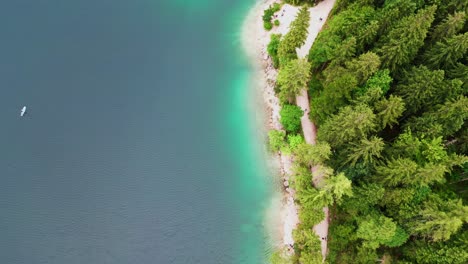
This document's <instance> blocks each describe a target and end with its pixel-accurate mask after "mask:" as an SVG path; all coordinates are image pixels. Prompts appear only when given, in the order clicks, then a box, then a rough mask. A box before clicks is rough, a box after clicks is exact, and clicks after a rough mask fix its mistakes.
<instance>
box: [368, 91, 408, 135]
mask: <svg viewBox="0 0 468 264" xmlns="http://www.w3.org/2000/svg"><path fill="white" fill-rule="evenodd" d="M374 108H375V111H377V117H378V119H379V121H380V127H381V128H385V127H386V126H389V127H390V128H392V127H393V125H394V124H398V118H399V117H400V116H401V115H402V114H403V112H404V111H405V103H404V102H403V99H401V97H399V96H394V95H390V97H389V98H388V99H386V98H384V99H382V100H380V101H378V102H377V103H376V104H375V106H374Z"/></svg>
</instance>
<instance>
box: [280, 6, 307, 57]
mask: <svg viewBox="0 0 468 264" xmlns="http://www.w3.org/2000/svg"><path fill="white" fill-rule="evenodd" d="M309 22H310V13H309V9H308V7H307V6H303V7H302V8H301V9H300V10H299V13H298V14H297V16H296V19H295V20H294V21H293V22H292V23H291V25H290V27H289V31H288V33H286V35H284V37H283V39H282V40H281V42H280V44H279V47H278V56H279V59H280V65H285V64H286V63H287V62H288V61H290V60H293V59H295V58H297V53H296V48H299V47H301V46H302V45H304V43H305V41H306V39H307V35H308V27H309Z"/></svg>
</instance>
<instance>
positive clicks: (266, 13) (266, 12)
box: [262, 7, 275, 22]
mask: <svg viewBox="0 0 468 264" xmlns="http://www.w3.org/2000/svg"><path fill="white" fill-rule="evenodd" d="M274 13H275V12H274V11H273V9H271V7H270V8H268V9H265V10H264V11H263V17H262V19H263V22H271V17H272V16H273V14H274Z"/></svg>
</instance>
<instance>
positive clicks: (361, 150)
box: [348, 136, 385, 165]
mask: <svg viewBox="0 0 468 264" xmlns="http://www.w3.org/2000/svg"><path fill="white" fill-rule="evenodd" d="M384 145H385V143H384V142H383V140H382V139H381V138H378V137H375V136H374V137H372V138H370V139H367V138H363V139H362V140H361V142H359V143H353V144H352V147H351V148H350V154H349V156H348V162H350V163H351V165H355V164H356V162H357V161H358V160H361V159H362V161H363V163H364V164H369V163H374V162H375V161H376V160H377V159H378V158H381V157H382V155H381V152H382V150H383V148H384Z"/></svg>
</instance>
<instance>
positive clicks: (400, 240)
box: [384, 226, 409, 247]
mask: <svg viewBox="0 0 468 264" xmlns="http://www.w3.org/2000/svg"><path fill="white" fill-rule="evenodd" d="M408 238H409V235H408V233H406V231H405V230H404V229H403V228H401V227H400V226H397V227H396V230H395V234H394V235H393V237H392V238H391V239H390V240H389V241H386V242H384V245H385V246H387V247H399V246H401V245H403V244H404V243H405V242H406V241H407V240H408Z"/></svg>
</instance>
